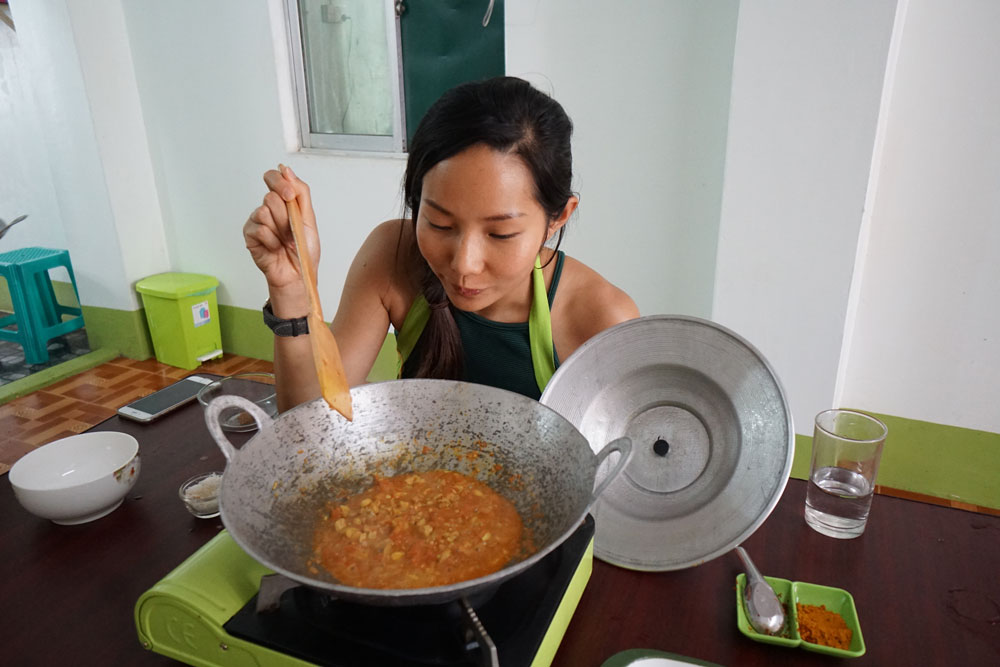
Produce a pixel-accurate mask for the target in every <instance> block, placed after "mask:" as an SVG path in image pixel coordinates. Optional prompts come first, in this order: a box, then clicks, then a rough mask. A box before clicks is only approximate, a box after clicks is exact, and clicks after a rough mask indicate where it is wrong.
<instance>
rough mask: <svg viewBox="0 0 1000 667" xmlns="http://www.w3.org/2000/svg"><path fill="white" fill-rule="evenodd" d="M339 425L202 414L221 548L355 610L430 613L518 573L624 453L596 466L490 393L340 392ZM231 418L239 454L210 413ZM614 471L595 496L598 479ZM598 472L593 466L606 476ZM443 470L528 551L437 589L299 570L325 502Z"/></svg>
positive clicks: (303, 416) (422, 383)
mask: <svg viewBox="0 0 1000 667" xmlns="http://www.w3.org/2000/svg"><path fill="white" fill-rule="evenodd" d="M351 401H352V403H353V407H354V420H353V421H352V422H349V421H347V420H345V419H343V418H341V417H340V416H339V415H337V414H336V413H334V412H333V411H331V410H330V409H329V407H328V406H327V405H326V403H325V402H324V401H323V399H321V398H320V399H315V400H313V401H310V402H308V403H305V404H303V405H300V406H298V407H296V408H293V409H292V410H289V411H287V412H285V413H282V414H281V415H279V416H278V417H277V418H276V419H273V420H272V419H271V418H270V417H269V416H268V415H267V414H266V413H264V412H263V411H262V410H260V409H259V408H258V407H257V406H256V405H254V404H253V403H251V402H249V401H246V400H244V399H242V398H240V397H238V396H222V397H219V398H217V399H215V400H213V401H212V402H211V403H210V404H209V406H208V408H207V409H206V413H205V421H206V423H207V425H208V428H209V431H211V433H212V437H213V438H214V439H215V441H216V443H218V445H219V447H220V448H221V449H222V452H223V454H225V456H226V459H227V463H226V469H225V473H224V474H223V478H222V490H221V497H220V511H221V517H222V523H223V524H224V525H225V527H226V529H227V530H228V531H229V533H230V535H232V537H233V539H234V540H236V542H237V543H238V544H239V545H240V546H241V547H242V548H243V549H244V550H245V551H246V552H247V553H248V554H249V555H250V556H251V557H253V558H254V559H256V560H257V561H259V562H260V563H261V564H263V565H265V566H267V567H269V568H271V569H272V570H274V571H275V572H278V573H280V574H283V575H285V576H286V577H288V578H290V579H293V580H295V581H298V582H299V583H302V584H306V585H308V586H311V587H313V588H316V589H319V590H321V591H323V592H326V593H328V594H331V595H333V596H334V597H337V598H341V599H346V600H352V601H356V602H363V603H366V604H381V605H407V604H434V603H440V602H448V601H451V600H455V599H459V598H465V597H468V596H470V595H472V594H473V593H479V592H484V591H486V590H487V589H491V588H493V587H495V586H497V585H498V584H499V583H500V582H502V581H504V580H506V579H509V578H510V577H513V576H514V575H516V574H518V573H519V572H521V571H522V570H524V569H526V568H528V567H530V566H531V565H533V564H534V563H536V562H537V561H539V560H540V559H542V558H543V557H544V556H545V555H546V554H548V553H549V552H551V551H552V550H553V549H555V548H556V547H558V546H559V545H560V544H562V542H563V541H564V540H565V539H566V538H568V537H569V535H570V534H571V533H572V532H573V531H574V530H575V529H576V528H577V527H578V526H579V524H580V522H581V521H582V520H583V519H584V517H585V516H586V514H587V512H588V510H589V508H590V507H591V505H592V504H593V502H594V500H595V499H596V498H597V496H598V495H599V494H600V492H601V491H602V490H603V489H604V487H605V486H606V485H607V484H608V483H609V482H610V481H611V480H612V479H613V477H614V476H615V475H617V474H618V472H619V471H620V470H621V469H622V468H624V466H625V464H626V462H627V459H628V454H629V453H630V451H631V442H630V441H629V440H628V439H627V438H621V439H619V440H616V441H614V442H612V443H609V444H608V445H607V446H605V447H604V448H603V449H601V451H600V452H599V453H597V454H596V455H595V454H594V453H593V451H592V449H591V446H590V444H589V443H588V442H587V440H586V438H584V437H583V435H582V434H581V433H580V432H579V431H578V430H577V429H576V428H575V427H574V426H573V425H572V424H570V423H569V422H568V421H567V420H566V419H564V418H563V417H562V416H560V415H559V414H558V413H556V412H555V411H553V410H552V409H550V408H547V407H545V406H544V405H542V404H540V403H538V402H537V401H534V400H532V399H530V398H527V397H525V396H522V395H520V394H515V393H512V392H509V391H505V390H502V389H496V388H493V387H487V386H483V385H477V384H471V383H466V382H456V381H448V380H394V381H390V382H382V383H377V384H369V385H363V386H360V387H355V388H354V389H352V390H351ZM229 407H239V408H241V409H243V410H246V411H247V412H249V413H250V414H251V415H253V417H254V420H255V421H256V422H257V425H258V432H257V434H256V435H255V436H254V437H253V438H252V439H251V440H249V441H248V442H247V443H246V444H244V445H243V446H242V447H240V448H239V449H236V448H235V447H233V445H232V444H231V443H230V442H229V440H228V438H227V437H226V435H225V433H224V432H223V430H222V427H221V425H220V423H219V419H218V417H219V413H220V412H221V411H222V410H224V409H226V408H229ZM615 452H618V454H619V455H618V456H617V459H618V461H617V465H615V466H614V467H612V469H611V470H610V472H608V473H607V474H606V475H603V478H602V479H601V480H600V483H599V484H598V485H597V487H596V488H595V478H596V477H597V471H598V468H599V467H600V466H601V463H602V462H604V460H605V459H608V463H609V464H611V463H613V460H612V458H609V457H610V456H611V454H613V453H615ZM608 467H610V466H607V465H606V466H604V467H603V468H602V471H603V470H604V469H607V468H608ZM439 468H440V469H445V470H454V471H456V472H460V473H463V474H466V475H470V476H472V477H475V478H477V479H479V480H480V481H482V482H484V483H486V484H488V485H489V486H490V487H492V488H493V489H494V490H496V491H497V492H498V493H500V494H501V495H503V496H504V497H506V498H507V499H509V500H510V501H511V502H512V503H513V504H514V506H515V507H516V508H517V510H518V513H519V514H520V515H521V518H522V520H523V521H524V527H525V530H526V531H530V533H529V534H530V535H531V536H532V537H533V539H534V544H535V545H536V546H537V551H535V552H534V553H533V554H531V555H529V556H527V557H523V559H522V560H520V561H517V562H512V563H509V564H508V565H506V566H505V567H504V568H503V569H501V570H499V571H498V572H494V573H493V574H490V575H487V576H484V577H480V578H477V579H472V580H469V581H463V582H459V583H455V584H450V585H447V586H435V587H430V588H415V589H368V588H357V587H352V586H347V585H344V584H342V583H341V582H339V581H337V580H336V579H335V578H333V576H332V575H330V574H329V573H327V572H326V571H325V570H323V569H322V568H317V567H311V564H310V559H311V558H312V557H313V552H312V544H313V531H314V529H315V527H316V524H317V522H318V521H319V520H321V516H322V513H323V510H324V509H325V508H326V505H327V503H328V502H330V501H333V500H339V499H342V498H344V497H345V496H348V495H352V494H355V493H359V492H361V491H363V490H364V489H366V488H368V487H369V486H371V484H372V482H373V480H372V476H373V474H375V473H378V474H380V475H385V476H390V475H396V474H401V473H406V472H423V471H427V470H433V469H439Z"/></svg>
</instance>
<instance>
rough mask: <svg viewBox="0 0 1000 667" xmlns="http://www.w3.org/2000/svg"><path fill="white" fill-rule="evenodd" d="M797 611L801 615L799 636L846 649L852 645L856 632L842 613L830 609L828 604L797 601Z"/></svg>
mask: <svg viewBox="0 0 1000 667" xmlns="http://www.w3.org/2000/svg"><path fill="white" fill-rule="evenodd" d="M795 612H796V614H798V617H799V636H800V637H802V639H803V640H804V641H807V642H809V643H810V644H821V645H823V646H829V647H831V648H839V649H844V650H847V649H849V648H850V647H851V639H852V638H853V637H854V632H853V631H852V630H851V629H850V628H849V627H847V623H845V622H844V619H843V618H842V617H841V616H840V614H838V613H836V612H833V611H830V610H828V609H827V608H826V605H820V606H818V607H817V606H816V605H811V604H800V603H796V604H795Z"/></svg>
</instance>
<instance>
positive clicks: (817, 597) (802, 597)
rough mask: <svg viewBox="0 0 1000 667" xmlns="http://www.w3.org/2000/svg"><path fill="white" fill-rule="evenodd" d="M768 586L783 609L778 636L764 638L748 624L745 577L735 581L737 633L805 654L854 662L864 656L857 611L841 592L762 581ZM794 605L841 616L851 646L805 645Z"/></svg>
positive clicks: (813, 586)
mask: <svg viewBox="0 0 1000 667" xmlns="http://www.w3.org/2000/svg"><path fill="white" fill-rule="evenodd" d="M764 579H766V580H767V583H769V584H771V587H772V588H774V592H775V593H777V595H778V599H779V600H780V601H781V604H783V605H784V607H785V627H784V628H783V629H782V631H781V632H780V633H779V634H777V635H765V634H761V633H759V632H757V631H756V630H754V629H753V628H752V627H751V626H750V622H749V621H748V620H747V615H746V609H745V608H744V606H743V587H744V586H745V585H746V575H743V574H740V575H739V576H737V577H736V625H737V627H739V629H740V632H742V633H743V634H744V635H746V636H747V637H749V638H750V639H752V640H754V641H757V642H764V643H765V644H776V645H778V646H786V647H789V648H793V647H796V646H801V647H802V648H804V649H805V650H807V651H815V652H817V653H826V654H827V655H834V656H837V657H840V658H857V657H858V656H862V655H864V654H865V639H864V637H863V636H862V635H861V623H860V622H859V621H858V611H857V609H856V608H855V607H854V598H853V597H851V594H850V593H848V592H847V591H845V590H844V589H842V588H832V587H830V586H818V585H816V584H807V583H804V582H801V581H788V580H787V579H776V578H774V577H764ZM796 604H810V605H816V606H817V607H818V606H820V605H822V606H824V607H826V608H827V609H829V610H830V611H832V612H836V613H837V614H840V616H841V617H842V618H843V619H844V622H845V623H846V624H847V627H849V628H850V629H851V630H852V631H853V636H852V637H851V646H850V648H848V649H839V648H833V647H831V646H823V645H821V644H813V643H811V642H807V641H805V640H804V639H802V637H800V636H799V623H798V616H797V614H796V607H795V606H796Z"/></svg>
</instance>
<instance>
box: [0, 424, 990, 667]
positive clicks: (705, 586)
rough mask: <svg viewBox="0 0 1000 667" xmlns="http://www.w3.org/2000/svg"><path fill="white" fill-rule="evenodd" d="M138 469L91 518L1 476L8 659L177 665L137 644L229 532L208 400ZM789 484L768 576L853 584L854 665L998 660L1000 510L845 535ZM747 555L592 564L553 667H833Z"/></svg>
mask: <svg viewBox="0 0 1000 667" xmlns="http://www.w3.org/2000/svg"><path fill="white" fill-rule="evenodd" d="M94 430H119V431H124V432H126V433H131V434H132V435H134V436H135V437H136V438H137V439H138V440H139V443H140V451H141V456H142V471H141V473H140V476H139V479H138V481H137V482H136V485H135V487H134V488H133V490H132V492H131V493H130V494H129V496H128V497H127V498H126V500H125V503H124V504H123V505H122V507H120V508H118V509H117V510H115V511H114V512H113V513H111V514H110V515H108V516H107V517H104V518H102V519H99V520H97V521H94V522H92V523H89V524H84V525H81V526H57V525H55V524H52V523H50V522H48V521H44V520H42V519H38V518H36V517H34V516H32V515H30V514H28V513H27V512H25V511H24V510H23V509H22V508H21V506H20V505H18V503H17V501H16V499H15V498H14V494H13V491H12V489H11V487H10V484H9V483H7V482H2V483H0V572H2V575H0V664H5V665H17V666H18V667H21V666H27V665H45V666H48V665H54V664H74V665H157V664H161V665H165V664H176V663H173V662H172V661H170V660H168V659H167V658H164V657H162V656H159V655H157V654H155V653H150V652H147V651H145V650H144V649H143V648H142V647H141V646H140V645H139V642H138V640H137V638H136V631H135V624H134V620H133V607H134V605H135V602H136V600H137V599H138V597H139V596H140V595H141V594H142V593H143V592H145V591H146V590H147V589H148V588H149V587H151V586H152V585H153V584H154V583H156V582H157V581H158V580H159V579H160V578H161V577H163V576H164V575H165V574H166V573H167V572H169V571H170V570H171V569H173V568H174V567H175V566H176V565H177V564H179V563H180V562H181V561H183V560H184V559H185V558H187V557H188V556H189V555H190V554H192V553H193V552H194V551H196V550H197V549H198V548H199V547H200V546H201V545H202V544H204V543H205V542H207V541H208V540H209V539H210V538H211V537H213V536H214V535H215V534H216V533H217V532H218V531H219V530H221V528H222V524H221V523H220V521H219V520H218V519H212V520H198V519H195V518H193V517H192V516H191V515H190V514H188V513H187V510H185V509H184V507H183V505H182V504H181V502H180V500H179V499H178V497H177V488H178V487H179V486H180V485H181V483H182V482H183V481H184V480H186V479H187V478H188V477H191V476H193V475H195V474H197V473H200V472H204V471H209V470H221V469H222V467H223V464H224V459H223V457H222V454H221V452H220V451H219V450H218V448H217V447H216V445H215V444H214V443H213V442H212V439H211V437H210V436H209V434H208V430H207V429H206V427H205V425H204V422H203V420H202V411H201V408H200V406H198V405H197V404H193V405H190V406H187V407H185V408H182V409H181V410H179V411H178V412H176V413H174V414H172V415H169V416H167V417H164V418H163V419H162V420H160V421H159V422H156V423H153V424H148V425H142V424H136V423H134V422H128V421H126V420H121V419H119V418H118V417H113V418H111V419H109V420H107V421H105V422H103V423H101V424H99V425H98V426H96V427H95V429H94ZM804 494H805V484H804V483H803V482H801V481H798V480H790V481H789V483H788V488H787V489H786V491H785V494H784V496H783V497H782V499H781V501H780V502H779V504H778V506H777V508H776V509H775V510H774V512H773V513H772V514H771V516H770V517H769V518H768V520H767V521H766V522H765V523H764V524H763V525H762V526H761V528H760V529H759V530H758V531H757V532H756V533H755V534H754V535H753V536H752V537H751V538H750V539H749V540H747V542H746V545H745V546H746V547H747V549H748V550H749V552H750V554H751V555H752V557H753V558H754V560H755V561H756V563H757V565H758V567H760V568H761V570H762V571H764V572H765V574H770V575H772V576H776V577H781V578H785V579H791V580H796V581H808V582H812V583H817V584H823V585H828V586H837V587H841V588H845V589H847V590H849V591H850V592H851V593H852V594H853V595H854V598H855V602H856V604H857V607H858V614H859V616H860V620H861V626H862V631H863V633H864V637H865V642H866V643H867V647H868V652H867V654H866V655H865V656H863V657H861V658H858V659H855V660H851V661H849V662H846V664H850V665H859V666H860V665H880V666H883V665H994V664H1000V518H998V517H992V516H986V515H980V514H973V513H969V512H964V511H961V510H955V509H948V508H943V507H937V506H932V505H927V504H922V503H916V502H912V501H906V500H900V499H896V498H889V497H885V496H878V497H876V498H875V501H874V505H873V508H872V517H871V520H870V522H869V526H868V530H867V532H866V533H865V534H864V535H863V536H862V537H860V538H858V539H855V540H848V541H840V540H834V539H831V538H827V537H824V536H822V535H819V534H818V533H815V532H813V531H812V530H811V529H809V528H808V527H807V526H806V525H805V523H804V521H803V519H802V504H803V499H804ZM738 573H739V562H738V559H737V558H736V556H735V554H732V555H727V556H723V557H721V558H717V559H715V560H713V561H710V562H708V563H705V564H703V565H700V566H698V567H694V568H689V569H687V570H682V571H678V572H662V573H639V572H632V571H629V570H624V569H620V568H617V567H614V566H611V565H608V564H606V563H602V562H599V561H598V562H595V564H594V573H593V576H592V578H591V580H590V583H589V585H588V587H587V590H586V592H585V593H584V595H583V599H582V600H581V601H580V606H579V607H578V609H577V612H576V614H575V616H574V618H573V621H572V623H571V624H570V627H569V629H568V631H567V633H566V637H565V638H564V640H563V643H562V646H561V648H560V650H559V653H558V654H557V656H556V659H555V662H554V665H555V666H556V667H588V666H597V665H600V664H601V663H602V662H603V661H604V660H606V659H607V658H609V657H610V656H611V655H613V654H615V653H617V652H619V651H623V650H625V649H630V648H647V649H658V650H662V651H667V652H671V653H675V654H680V655H685V656H689V657H692V658H697V659H700V660H705V661H711V662H714V663H718V664H720V665H729V666H743V665H751V666H752V665H793V664H794V665H830V664H835V663H838V662H841V661H838V660H837V659H834V658H831V657H829V656H824V655H818V654H813V653H809V652H806V651H804V650H802V649H787V648H782V647H776V646H770V645H765V644H759V643H756V642H753V641H751V640H749V639H747V638H746V637H744V636H743V635H741V634H740V633H739V631H738V630H737V628H736V613H735V607H734V604H735V592H734V586H735V577H736V575H737V574H738Z"/></svg>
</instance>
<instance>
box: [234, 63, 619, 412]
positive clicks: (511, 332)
mask: <svg viewBox="0 0 1000 667" xmlns="http://www.w3.org/2000/svg"><path fill="white" fill-rule="evenodd" d="M572 129H573V126H572V123H571V121H570V119H569V118H568V117H567V115H566V113H565V111H563V109H562V107H561V106H560V105H559V104H558V103H557V102H555V101H554V100H552V99H551V98H549V97H548V96H547V95H545V94H543V93H541V92H539V91H538V90H536V89H534V88H532V87H531V86H530V85H529V84H528V83H527V82H525V81H522V80H520V79H516V78H512V77H500V78H496V79H490V80H487V81H483V82H478V83H469V84H463V85H461V86H458V87H457V88H454V89H452V90H451V91H449V92H447V93H445V94H444V96H442V97H441V99H440V100H438V101H437V102H436V103H435V104H434V105H433V106H432V107H431V108H430V109H429V110H428V112H427V114H426V116H425V117H424V119H423V120H422V121H421V122H420V125H419V126H418V127H417V130H416V132H415V133H414V136H413V141H412V142H411V146H410V151H409V158H408V161H407V167H406V176H405V182H404V193H403V194H404V199H405V203H406V206H407V208H408V209H409V210H410V212H411V214H412V218H411V219H405V220H390V221H388V222H384V223H382V224H381V225H379V226H378V227H376V228H375V229H374V231H372V233H371V234H370V235H369V236H368V238H367V240H366V241H365V242H364V244H363V245H362V246H361V249H360V250H359V251H358V254H357V256H356V257H355V259H354V262H353V263H352V265H351V268H350V270H349V272H348V275H347V281H346V283H345V285H344V291H343V294H342V295H341V299H340V306H339V308H338V310H337V314H336V316H335V317H334V319H333V323H332V329H333V333H334V336H335V337H336V338H337V344H338V346H339V347H340V352H341V356H342V358H343V362H344V370H345V372H346V374H347V379H348V382H349V383H350V384H351V385H352V386H354V385H357V384H361V383H363V382H364V381H365V378H366V377H367V375H368V373H369V371H370V370H371V368H372V365H373V364H374V362H375V358H376V356H377V355H378V352H379V350H380V348H381V346H382V342H383V340H384V339H385V335H386V331H387V330H388V328H389V325H392V327H393V328H394V329H395V330H396V331H397V339H398V347H399V349H400V356H401V358H402V359H403V360H404V363H403V365H402V376H403V377H437V378H448V379H464V380H468V381H471V382H480V383H482V384H489V385H492V386H497V387H501V388H505V389H510V390H512V391H518V392H520V393H523V394H526V395H528V396H531V397H533V398H538V397H539V396H540V395H541V390H542V388H543V387H544V384H545V382H547V381H548V378H549V377H551V374H552V372H553V371H554V370H555V368H556V367H557V366H558V363H559V360H560V359H566V358H567V357H568V356H569V355H570V354H572V353H573V351H574V350H576V349H577V348H578V347H579V346H580V345H582V344H583V343H584V342H585V341H586V340H587V339H589V338H590V337H592V336H594V335H595V334H597V333H600V332H601V331H603V330H604V329H606V328H608V327H610V326H613V325H615V324H618V323H619V322H623V321H625V320H628V319H631V318H634V317H638V314H639V313H638V309H637V308H636V305H635V303H634V302H633V301H632V299H631V298H629V296H628V295H627V294H625V292H623V291H622V290H620V289H618V288H617V287H615V286H614V285H612V284H611V283H609V282H608V281H606V280H605V279H604V278H602V277H601V276H600V275H598V274H597V273H596V272H595V271H593V270H592V269H590V268H588V267H587V266H585V265H584V264H582V263H580V262H578V261H576V260H574V259H572V258H571V257H567V256H565V255H564V254H563V253H562V252H560V251H558V244H556V250H552V249H550V248H548V247H545V245H544V244H545V243H546V242H548V241H549V240H550V239H552V237H553V236H555V235H556V234H557V233H558V234H559V240H561V238H562V233H563V227H564V225H565V224H566V222H567V221H568V220H569V218H570V216H571V215H572V214H573V211H574V210H575V209H576V206H577V204H578V202H579V200H578V198H577V197H576V196H575V195H574V194H573V193H572V191H571V190H570V181H571V179H572V158H571V151H570V135H571V134H572ZM264 182H265V183H266V184H267V187H268V190H269V191H268V193H267V194H266V195H265V197H264V202H263V205H262V206H260V207H259V208H257V209H256V210H255V211H254V212H253V213H252V214H251V215H250V219H249V220H248V221H247V223H246V224H245V225H244V228H243V234H244V238H245V240H246V246H247V249H248V250H249V251H250V254H251V256H252V257H253V260H254V262H255V263H256V264H257V267H258V268H259V269H260V270H261V271H262V272H263V273H264V275H265V277H266V279H267V284H268V291H269V295H270V299H269V302H268V305H265V321H268V322H269V324H270V325H272V328H275V322H276V321H277V322H280V325H279V326H277V331H278V332H280V333H285V334H287V333H289V332H288V331H281V329H282V326H283V327H284V328H285V329H290V328H291V327H290V325H288V324H287V323H284V322H281V321H282V320H289V319H296V318H301V317H304V316H305V314H306V313H307V312H308V310H309V303H308V298H307V295H306V292H305V289H304V287H303V284H302V279H301V277H300V275H299V272H298V269H297V262H296V260H295V250H294V241H293V239H292V234H291V231H290V229H289V225H288V214H287V211H286V202H287V201H290V200H291V199H293V198H296V197H297V198H298V200H299V204H300V206H301V207H302V213H303V220H304V223H305V232H306V237H307V244H308V249H309V256H310V257H311V258H312V261H313V262H317V263H318V261H319V255H320V252H319V239H318V236H317V233H316V218H315V214H314V212H313V208H312V202H311V199H310V192H309V187H308V186H307V185H306V183H304V182H303V181H302V180H300V179H299V178H298V177H297V176H295V174H294V173H293V172H292V170H291V169H289V168H287V167H282V168H281V170H280V171H268V172H267V173H266V174H264ZM546 297H547V298H546ZM292 333H297V331H294V332H292ZM274 367H275V374H276V376H277V384H278V400H279V406H280V408H281V409H282V410H284V409H287V408H290V407H292V406H294V405H297V404H299V403H302V402H304V401H307V400H310V399H313V398H315V397H317V396H319V384H318V382H317V379H316V373H315V370H314V368H313V362H312V355H311V350H310V346H309V341H308V335H294V336H293V335H279V336H276V337H275V348H274Z"/></svg>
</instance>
